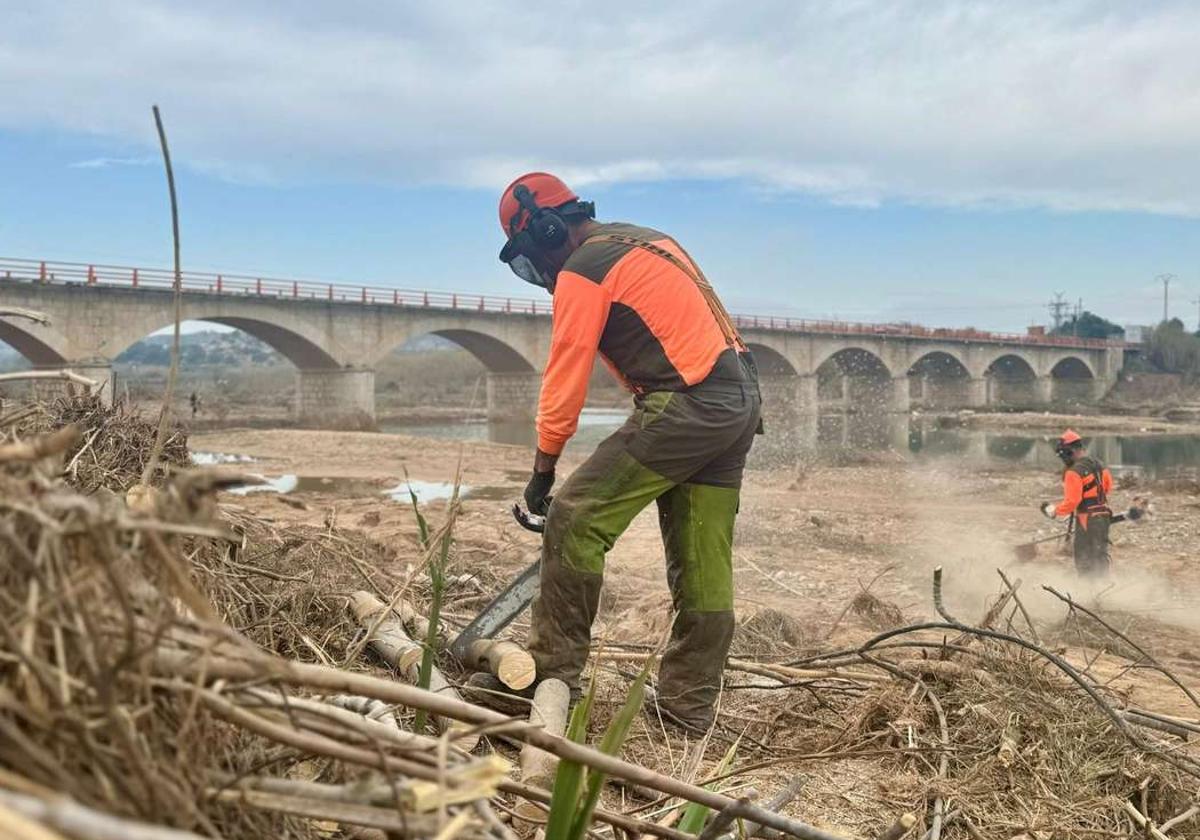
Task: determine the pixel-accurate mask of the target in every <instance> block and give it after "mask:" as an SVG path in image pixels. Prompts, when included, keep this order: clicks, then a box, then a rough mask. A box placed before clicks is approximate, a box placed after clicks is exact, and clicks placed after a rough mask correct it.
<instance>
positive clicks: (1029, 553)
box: [1013, 543, 1037, 560]
mask: <svg viewBox="0 0 1200 840" xmlns="http://www.w3.org/2000/svg"><path fill="white" fill-rule="evenodd" d="M1013 554H1014V555H1016V558H1017V559H1018V560H1032V559H1034V558H1035V557H1037V543H1021V544H1020V545H1014V546H1013Z"/></svg>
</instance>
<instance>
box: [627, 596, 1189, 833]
mask: <svg viewBox="0 0 1200 840" xmlns="http://www.w3.org/2000/svg"><path fill="white" fill-rule="evenodd" d="M940 585H941V581H940V576H939V577H938V578H936V579H935V591H934V600H935V605H936V607H937V609H938V611H939V613H940V615H939V619H938V620H936V621H930V622H924V623H921V624H914V625H905V626H894V627H892V628H890V629H888V630H886V631H885V632H881V633H879V634H878V635H876V636H874V637H873V638H871V639H869V640H867V641H866V642H864V643H863V644H862V645H860V646H858V647H854V648H847V649H844V650H838V651H830V650H816V647H819V646H816V647H814V646H812V645H809V646H808V647H809V649H810V651H813V652H811V653H810V654H808V655H804V656H800V657H795V656H793V657H791V658H789V659H788V660H787V661H786V662H777V663H774V664H771V663H763V662H759V663H747V662H742V661H739V660H730V663H729V671H730V673H729V676H728V678H727V684H726V697H725V700H724V703H723V706H722V714H721V716H720V724H719V726H718V730H717V732H716V733H715V734H716V736H717V737H720V738H723V739H724V740H725V741H726V742H728V743H734V742H737V743H739V744H740V746H739V750H740V753H741V755H740V757H741V758H742V759H743V763H744V764H745V765H749V766H751V767H753V766H754V765H759V766H760V767H761V766H766V767H771V768H773V769H774V773H772V772H771V771H769V770H763V769H760V770H759V771H758V773H756V774H754V775H757V776H758V783H759V784H764V783H763V782H762V774H763V773H766V774H767V777H768V778H771V779H772V780H773V781H774V782H775V783H780V782H782V781H783V780H785V779H787V778H789V777H790V776H791V775H794V773H795V772H796V770H797V768H798V769H800V771H801V772H803V773H804V774H805V775H806V777H807V779H806V782H805V784H804V786H803V789H802V793H801V797H800V799H799V801H798V802H797V805H796V810H795V813H796V814H797V815H798V816H799V817H801V818H802V819H805V820H806V821H808V822H811V823H814V824H817V825H826V826H832V827H835V828H836V830H838V831H841V832H846V833H848V834H851V835H853V836H865V837H874V836H879V835H880V834H881V833H882V832H884V831H885V829H886V828H887V822H886V821H885V820H883V819H882V818H881V814H882V813H884V812H885V810H884V806H885V805H886V804H889V803H890V804H892V805H893V806H895V807H902V808H904V809H907V810H910V811H911V812H912V813H914V814H915V815H916V817H917V822H918V824H919V825H923V826H925V833H924V837H928V838H935V839H936V838H939V837H940V838H954V840H957V839H958V838H962V840H967V838H971V840H977V838H981V837H986V838H993V837H997V838H1020V840H1036V838H1051V837H1053V838H1059V837H1072V838H1074V837H1078V838H1085V837H1142V836H1146V837H1154V838H1157V840H1162V837H1163V836H1169V837H1200V808H1198V807H1197V793H1196V792H1197V789H1200V753H1197V751H1196V750H1195V749H1194V748H1193V747H1192V745H1191V743H1190V740H1195V739H1196V737H1197V736H1198V735H1200V722H1198V721H1197V720H1195V717H1196V716H1197V715H1200V699H1198V698H1197V696H1196V695H1195V694H1194V693H1193V692H1192V691H1191V690H1190V689H1189V688H1187V687H1186V686H1185V685H1184V683H1183V682H1182V681H1179V680H1178V678H1177V677H1176V676H1175V675H1174V674H1171V673H1170V672H1169V671H1168V670H1167V669H1165V668H1164V667H1163V666H1162V665H1161V664H1160V663H1158V662H1157V661H1156V660H1154V659H1152V658H1151V657H1150V655H1149V654H1148V653H1146V651H1144V650H1143V649H1142V648H1141V647H1140V646H1138V645H1137V644H1136V642H1134V641H1133V640H1131V639H1129V638H1128V637H1126V636H1125V635H1124V634H1122V633H1120V631H1118V630H1117V629H1116V628H1115V627H1113V626H1111V625H1110V624H1108V623H1107V622H1104V620H1103V619H1102V618H1100V617H1099V616H1096V615H1094V614H1091V613H1089V612H1088V611H1087V610H1086V609H1085V608H1083V607H1082V606H1080V605H1078V604H1076V603H1074V602H1073V601H1071V600H1070V599H1069V598H1068V597H1067V596H1063V595H1059V593H1057V592H1052V593H1051V594H1055V595H1058V597H1060V598H1062V599H1063V600H1064V601H1065V607H1066V609H1067V618H1066V620H1065V621H1064V622H1063V623H1062V624H1060V625H1057V626H1055V627H1048V628H1047V627H1043V628H1041V631H1042V632H1041V633H1039V631H1038V629H1035V628H1034V626H1033V625H1032V624H1029V623H1027V622H1026V619H1025V617H1024V613H1023V608H1022V607H1021V605H1020V601H1019V599H1018V597H1017V589H1016V588H1010V587H1009V586H1008V582H1007V581H1005V589H1004V590H1003V594H1002V595H1001V596H1000V598H999V600H998V601H997V602H996V603H995V604H994V605H993V607H992V608H991V609H990V610H989V611H988V614H987V615H986V616H985V617H984V618H983V620H982V621H981V622H980V624H979V625H967V624H965V623H963V622H961V621H960V620H959V619H958V618H956V617H954V616H952V615H950V614H949V613H947V612H946V611H945V608H944V606H942V604H941V592H940ZM1019 586H1020V582H1019V581H1018V582H1017V583H1016V584H1015V587H1019ZM860 596H861V593H860ZM1010 610H1011V614H1009V615H1007V616H1006V613H1008V612H1009V611H1010ZM866 623H868V624H870V623H871V622H869V621H867V622H866ZM993 628H1000V629H993ZM1043 635H1048V636H1051V638H1049V639H1047V638H1043ZM1081 639H1085V640H1086V643H1087V645H1088V650H1089V651H1091V652H1090V653H1089V654H1088V655H1087V660H1086V663H1087V664H1079V665H1072V664H1071V663H1070V662H1069V661H1068V660H1067V659H1065V658H1064V656H1063V655H1062V653H1061V652H1062V651H1063V650H1065V649H1066V648H1067V647H1068V645H1070V644H1074V643H1078V642H1079V640H1081ZM1056 651H1057V652H1056ZM1102 654H1103V655H1104V657H1105V662H1099V661H1098V659H1099V657H1100V656H1101V655H1102ZM1121 657H1125V661H1124V662H1123V663H1122V661H1121ZM1122 664H1123V666H1124V667H1122ZM1092 668H1095V669H1096V671H1095V672H1093V671H1092ZM1133 670H1137V671H1138V672H1139V673H1151V674H1153V675H1154V676H1156V677H1157V680H1158V681H1159V682H1161V688H1160V687H1159V686H1158V685H1157V684H1155V685H1154V690H1153V692H1152V696H1153V697H1154V702H1155V704H1156V705H1157V704H1162V705H1164V706H1167V708H1171V709H1174V708H1176V706H1177V705H1178V703H1182V704H1185V705H1186V706H1187V707H1190V708H1191V709H1192V713H1191V717H1189V718H1183V717H1179V716H1177V714H1178V713H1176V714H1175V715H1165V714H1161V713H1159V712H1156V711H1153V710H1150V709H1147V708H1144V707H1139V706H1137V705H1135V704H1134V703H1133V701H1132V698H1131V697H1130V696H1129V695H1128V693H1127V690H1120V689H1117V688H1114V687H1113V686H1114V685H1116V684H1119V682H1120V677H1121V676H1123V675H1124V674H1126V673H1128V672H1130V671H1133ZM1141 679H1143V680H1146V679H1149V678H1148V677H1142V678H1141ZM1175 701H1178V703H1176V702H1175ZM1168 704H1173V705H1168ZM647 747H648V748H649V749H654V747H653V745H647ZM751 752H756V753H757V755H747V753H751ZM782 768H788V770H787V771H786V773H785V772H784V771H783V770H782ZM735 770H736V768H735ZM737 777H738V774H736V773H735V774H731V775H730V776H729V778H727V779H725V780H723V781H722V782H721V784H722V785H731V786H732V785H736V783H737V782H736V780H737ZM713 780H714V778H713V777H711V776H710V777H709V778H708V779H707V781H713ZM701 781H706V780H705V779H701ZM1164 827H1166V828H1169V829H1173V830H1172V831H1170V833H1169V834H1164V833H1163V828H1164ZM913 836H916V837H921V836H922V834H920V833H917V834H914V835H913Z"/></svg>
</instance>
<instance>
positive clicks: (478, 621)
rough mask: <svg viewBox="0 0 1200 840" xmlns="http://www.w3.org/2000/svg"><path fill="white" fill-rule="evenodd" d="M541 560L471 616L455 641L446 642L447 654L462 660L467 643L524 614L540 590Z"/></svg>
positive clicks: (492, 632) (506, 624) (491, 632)
mask: <svg viewBox="0 0 1200 840" xmlns="http://www.w3.org/2000/svg"><path fill="white" fill-rule="evenodd" d="M541 572H542V561H541V558H538V559H537V560H534V561H533V562H532V563H530V564H529V566H528V567H526V569H525V571H523V572H521V574H519V575H518V576H517V579H516V580H514V581H513V582H512V583H510V584H509V585H508V588H507V589H505V590H504V591H503V592H501V593H500V594H499V595H497V596H496V597H495V599H493V600H492V602H491V603H490V604H488V605H487V606H486V607H484V608H483V610H482V611H480V613H479V615H477V616H475V618H474V620H472V621H471V623H470V624H468V625H467V626H466V627H464V628H463V630H462V632H461V633H459V634H458V636H457V638H455V640H454V641H453V642H451V643H450V652H451V653H453V654H454V655H455V656H456V657H457V658H458V660H459V661H460V662H464V661H466V655H467V651H468V650H470V648H471V644H472V643H473V642H476V641H478V640H479V639H490V638H492V637H493V636H495V635H496V634H497V633H499V632H500V631H501V630H503V629H504V628H505V627H507V626H508V625H509V624H511V623H512V621H513V619H515V618H516V617H517V616H519V615H520V614H521V613H523V612H524V611H525V608H526V607H527V606H529V603H530V602H531V601H532V600H533V598H534V596H535V595H537V594H538V589H539V588H540V587H541Z"/></svg>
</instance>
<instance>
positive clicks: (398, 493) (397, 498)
mask: <svg viewBox="0 0 1200 840" xmlns="http://www.w3.org/2000/svg"><path fill="white" fill-rule="evenodd" d="M410 488H411V489H412V492H413V493H415V494H416V496H417V501H418V502H420V503H421V504H425V503H426V502H436V501H438V500H440V499H449V498H450V496H451V495H452V494H453V493H454V485H453V484H452V483H451V482H449V481H417V480H410V481H401V482H400V483H399V484H397V485H396V486H395V487H392V488H391V489H389V490H384V491H383V494H384V495H385V496H391V497H392V501H394V502H402V503H404V504H406V505H407V504H410V503H411V501H412V500H411V499H410V498H409V495H408V493H409V489H410ZM458 495H459V496H460V497H461V498H464V499H465V498H466V497H467V496H471V495H473V488H472V487H470V486H468V485H466V484H461V485H459V488H458Z"/></svg>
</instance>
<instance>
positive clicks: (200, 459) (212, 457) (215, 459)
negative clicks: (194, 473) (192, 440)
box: [192, 452, 256, 467]
mask: <svg viewBox="0 0 1200 840" xmlns="http://www.w3.org/2000/svg"><path fill="white" fill-rule="evenodd" d="M255 460H256V459H255V458H251V457H250V456H249V455H230V454H229V453H227V452H193V453H192V463H193V464H195V465H196V466H197V467H209V466H213V465H214V464H253V463H254V462H255Z"/></svg>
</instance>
